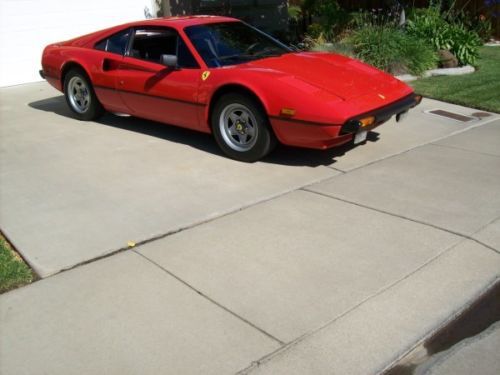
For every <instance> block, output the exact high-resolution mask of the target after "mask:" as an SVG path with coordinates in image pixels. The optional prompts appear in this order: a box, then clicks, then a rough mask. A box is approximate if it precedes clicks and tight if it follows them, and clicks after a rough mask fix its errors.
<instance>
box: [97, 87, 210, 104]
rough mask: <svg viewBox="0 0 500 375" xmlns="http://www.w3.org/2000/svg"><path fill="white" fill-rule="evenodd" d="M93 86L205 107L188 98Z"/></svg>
mask: <svg viewBox="0 0 500 375" xmlns="http://www.w3.org/2000/svg"><path fill="white" fill-rule="evenodd" d="M94 88H96V89H103V90H111V91H119V92H125V93H127V94H134V95H140V96H147V97H151V98H156V99H162V100H168V101H170V102H177V103H183V104H190V105H194V106H197V107H205V106H206V104H203V103H197V102H191V101H188V100H182V99H175V98H167V97H166V96H159V95H150V94H144V93H141V92H135V91H130V90H120V89H115V88H112V87H106V86H98V85H94Z"/></svg>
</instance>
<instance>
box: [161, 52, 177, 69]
mask: <svg viewBox="0 0 500 375" xmlns="http://www.w3.org/2000/svg"><path fill="white" fill-rule="evenodd" d="M160 64H162V65H165V66H166V67H169V68H172V69H177V68H178V66H177V56H176V55H161V56H160Z"/></svg>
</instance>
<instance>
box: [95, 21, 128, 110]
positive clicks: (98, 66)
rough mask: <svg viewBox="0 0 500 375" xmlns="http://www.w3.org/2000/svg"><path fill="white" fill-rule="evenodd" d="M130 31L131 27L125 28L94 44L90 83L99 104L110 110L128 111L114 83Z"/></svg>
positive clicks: (117, 76)
mask: <svg viewBox="0 0 500 375" xmlns="http://www.w3.org/2000/svg"><path fill="white" fill-rule="evenodd" d="M132 32H133V29H132V28H126V29H124V30H121V31H119V32H117V33H115V34H113V35H111V36H109V37H106V38H105V39H102V40H100V41H98V42H97V43H96V44H95V45H94V50H95V56H96V59H95V61H94V62H93V63H92V64H91V70H92V84H93V86H94V90H95V92H96V95H97V97H98V98H99V101H100V102H101V104H102V105H103V106H104V107H105V108H106V109H107V110H109V111H112V112H124V113H127V112H128V109H127V106H126V105H125V103H124V101H123V99H122V98H121V95H120V93H119V91H117V90H116V83H117V81H118V78H119V76H120V72H119V70H118V68H119V67H120V65H121V64H122V61H123V56H124V55H125V52H126V51H127V47H128V45H129V42H130V37H131V35H132Z"/></svg>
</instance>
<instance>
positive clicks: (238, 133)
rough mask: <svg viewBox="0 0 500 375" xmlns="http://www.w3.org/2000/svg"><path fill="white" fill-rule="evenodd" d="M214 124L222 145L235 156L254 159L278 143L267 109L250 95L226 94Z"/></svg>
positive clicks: (226, 152) (252, 160) (213, 127)
mask: <svg viewBox="0 0 500 375" xmlns="http://www.w3.org/2000/svg"><path fill="white" fill-rule="evenodd" d="M211 124H212V132H213V134H214V137H215V140H216V141H217V143H218V145H219V147H220V148H221V149H222V151H224V153H225V154H226V155H228V156H229V157H231V158H233V159H236V160H240V161H245V162H254V161H257V160H260V159H262V158H263V157H264V156H266V155H267V154H269V153H270V152H271V151H272V150H273V149H274V147H275V146H276V137H275V136H274V134H273V132H272V130H271V127H270V125H269V121H268V119H267V116H266V114H265V112H264V111H263V110H262V108H261V106H260V105H259V104H258V103H256V102H255V100H253V99H252V98H250V97H248V96H246V95H241V94H236V93H232V94H226V95H224V96H222V97H221V98H220V99H219V100H218V101H217V103H216V105H215V107H214V110H213V112H212V118H211Z"/></svg>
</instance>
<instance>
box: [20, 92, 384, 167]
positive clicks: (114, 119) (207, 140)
mask: <svg viewBox="0 0 500 375" xmlns="http://www.w3.org/2000/svg"><path fill="white" fill-rule="evenodd" d="M28 105H29V106H30V107H31V108H33V109H36V110H41V111H46V112H52V113H55V114H57V115H60V116H64V117H68V118H71V119H74V118H75V117H74V116H73V113H72V112H71V110H70V109H69V108H68V106H67V104H66V101H65V99H64V96H63V95H60V96H55V97H52V98H47V99H43V100H38V101H35V102H31V103H28ZM95 122H96V123H98V124H102V125H105V126H111V127H114V128H117V129H122V130H127V131H131V132H136V133H141V134H145V135H149V136H151V137H156V138H160V139H164V140H167V141H170V142H175V143H181V144H185V145H187V146H190V147H194V148H196V149H198V150H200V151H204V152H208V153H211V154H214V155H218V156H221V157H225V156H224V154H223V153H222V151H221V150H220V149H219V148H218V146H217V144H216V143H215V141H214V140H213V138H212V136H211V135H210V134H205V133H200V132H197V131H194V130H190V129H185V128H180V127H177V126H164V124H162V123H159V122H155V121H150V120H145V119H141V118H137V117H129V116H127V117H123V116H117V115H114V114H112V113H106V114H105V115H104V116H102V117H101V118H99V119H98V120H97V121H95ZM378 137H379V134H378V133H376V132H370V133H369V134H368V138H367V142H377V141H378ZM355 147H357V146H356V145H354V144H352V142H351V143H348V144H345V145H343V146H339V147H335V148H332V149H328V150H311V149H305V148H297V147H289V146H285V145H278V147H277V149H276V150H275V151H274V152H273V153H271V155H269V156H267V157H266V158H264V159H263V160H262V162H264V163H272V164H280V165H289V166H307V167H317V166H320V165H323V166H331V165H333V164H334V163H335V162H336V159H337V158H340V157H342V156H343V155H345V154H346V153H347V152H349V151H350V150H352V149H353V148H355Z"/></svg>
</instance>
